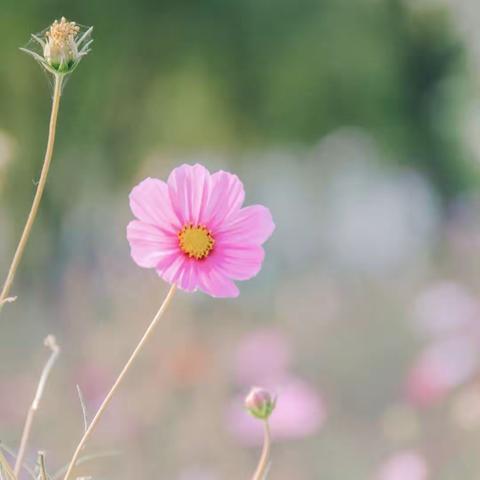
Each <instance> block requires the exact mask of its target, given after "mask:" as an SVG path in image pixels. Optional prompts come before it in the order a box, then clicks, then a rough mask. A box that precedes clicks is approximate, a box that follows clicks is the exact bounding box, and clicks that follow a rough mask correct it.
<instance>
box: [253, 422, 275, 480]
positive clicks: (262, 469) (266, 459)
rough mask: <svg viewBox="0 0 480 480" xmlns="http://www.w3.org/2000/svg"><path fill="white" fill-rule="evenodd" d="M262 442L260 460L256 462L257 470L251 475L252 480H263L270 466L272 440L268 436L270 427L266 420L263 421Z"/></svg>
mask: <svg viewBox="0 0 480 480" xmlns="http://www.w3.org/2000/svg"><path fill="white" fill-rule="evenodd" d="M263 426H264V441H263V450H262V455H261V456H260V460H259V462H258V466H257V469H256V470H255V473H254V474H253V477H252V480H265V476H266V474H267V471H268V466H269V464H270V451H271V449H272V438H271V434H270V425H269V424H268V420H265V422H264V424H263Z"/></svg>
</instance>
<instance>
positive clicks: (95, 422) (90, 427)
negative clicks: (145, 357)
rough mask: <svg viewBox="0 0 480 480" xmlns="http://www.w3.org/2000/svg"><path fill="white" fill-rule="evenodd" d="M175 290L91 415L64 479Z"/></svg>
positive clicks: (70, 471)
mask: <svg viewBox="0 0 480 480" xmlns="http://www.w3.org/2000/svg"><path fill="white" fill-rule="evenodd" d="M175 290H176V286H175V284H173V285H172V286H171V287H170V290H169V291H168V293H167V296H166V297H165V299H164V300H163V303H162V305H161V306H160V308H159V310H158V312H157V313H156V315H155V316H154V317H153V320H152V321H151V322H150V325H149V326H148V328H147V329H146V331H145V333H144V334H143V336H142V338H141V339H140V341H139V342H138V344H137V346H136V347H135V349H134V350H133V353H132V354H131V355H130V358H129V359H128V360H127V363H126V364H125V366H124V367H123V368H122V371H121V372H120V374H119V375H118V377H117V379H116V380H115V382H114V384H113V386H112V388H111V389H110V391H109V392H108V393H107V396H106V397H105V399H104V400H103V402H102V404H101V405H100V407H99V409H98V410H97V413H96V414H95V416H94V417H93V420H92V421H91V423H90V425H89V426H88V428H87V431H86V432H85V433H84V434H83V436H82V438H81V439H80V442H79V443H78V445H77V448H76V449H75V452H74V453H73V456H72V459H71V460H70V463H69V465H68V469H67V471H66V473H65V477H64V480H69V478H70V477H71V475H72V473H73V469H74V468H75V465H76V464H77V459H78V456H79V455H80V452H81V451H82V449H83V447H84V446H85V444H86V443H87V440H88V439H89V438H90V435H91V434H92V433H93V431H94V430H95V427H96V426H97V423H98V421H99V420H100V419H101V417H102V416H103V414H104V413H105V410H106V409H107V407H108V406H109V405H110V402H111V401H112V398H113V396H114V395H115V392H116V391H117V390H118V387H119V386H120V385H121V383H122V381H123V379H124V378H125V376H126V374H127V372H128V371H129V370H130V367H131V366H132V364H133V363H134V361H135V359H136V358H137V356H138V354H139V353H140V352H141V350H142V349H143V347H144V345H145V343H146V342H147V340H148V339H149V338H150V337H151V335H152V333H153V331H154V330H155V327H156V326H157V324H158V322H159V321H160V319H161V318H162V316H163V314H164V313H165V311H166V310H167V308H168V305H169V304H170V302H171V300H172V298H173V296H174V294H175Z"/></svg>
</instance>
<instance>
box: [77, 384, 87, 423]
mask: <svg viewBox="0 0 480 480" xmlns="http://www.w3.org/2000/svg"><path fill="white" fill-rule="evenodd" d="M77 393H78V399H79V400H80V406H81V407H82V416H83V431H84V432H86V431H87V429H88V418H87V408H86V407H85V400H84V398H83V395H82V391H81V390H80V385H77Z"/></svg>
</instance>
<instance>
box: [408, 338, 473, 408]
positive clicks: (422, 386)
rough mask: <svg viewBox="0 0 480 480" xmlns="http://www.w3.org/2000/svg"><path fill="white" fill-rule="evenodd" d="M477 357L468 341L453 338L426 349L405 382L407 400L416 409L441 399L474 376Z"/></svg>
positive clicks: (470, 341) (469, 340)
mask: <svg viewBox="0 0 480 480" xmlns="http://www.w3.org/2000/svg"><path fill="white" fill-rule="evenodd" d="M477 361H478V354H477V349H476V346H475V342H474V341H473V340H472V339H471V338H469V337H455V338H452V339H448V340H444V341H441V342H440V341H439V342H436V343H433V344H431V345H430V346H428V347H427V348H426V349H425V350H424V351H423V353H422V354H421V356H420V358H419V359H418V360H417V362H416V364H415V365H414V366H413V368H412V370H411V371H410V374H409V376H408V379H407V396H408V398H409V400H410V401H411V402H412V403H414V404H415V405H418V406H428V405H430V404H432V403H435V402H437V401H438V400H440V399H442V398H443V397H444V396H445V395H446V394H447V393H448V392H449V391H450V390H451V389H453V388H455V387H458V386H459V385H461V384H462V383H464V382H466V381H467V380H469V379H470V378H471V376H472V375H473V374H474V373H475V370H476V368H477Z"/></svg>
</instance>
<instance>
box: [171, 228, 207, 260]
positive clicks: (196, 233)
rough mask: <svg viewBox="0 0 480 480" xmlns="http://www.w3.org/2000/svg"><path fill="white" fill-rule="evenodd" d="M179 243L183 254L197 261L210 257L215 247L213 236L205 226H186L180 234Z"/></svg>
mask: <svg viewBox="0 0 480 480" xmlns="http://www.w3.org/2000/svg"><path fill="white" fill-rule="evenodd" d="M178 241H179V245H180V248H181V250H182V252H183V253H185V254H186V255H188V256H189V257H190V258H195V259H196V260H201V259H202V258H206V257H208V255H209V254H210V252H211V251H212V250H213V246H214V245H215V240H214V239H213V237H212V234H211V233H210V231H209V230H208V228H206V227H204V226H203V225H192V224H189V225H185V226H184V227H183V228H182V229H181V230H180V232H178Z"/></svg>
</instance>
